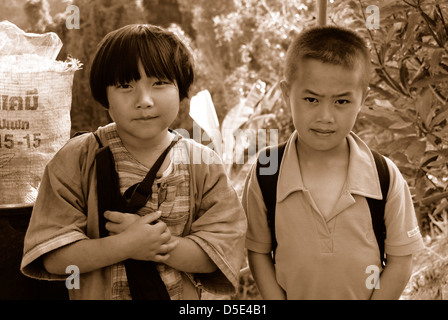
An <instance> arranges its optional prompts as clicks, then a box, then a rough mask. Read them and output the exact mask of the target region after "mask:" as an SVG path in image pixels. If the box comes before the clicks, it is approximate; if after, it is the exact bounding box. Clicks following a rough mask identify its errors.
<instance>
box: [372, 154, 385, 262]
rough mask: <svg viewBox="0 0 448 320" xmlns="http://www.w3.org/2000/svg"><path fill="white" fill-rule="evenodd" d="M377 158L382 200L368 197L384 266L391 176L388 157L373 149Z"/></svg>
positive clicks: (376, 163)
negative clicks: (385, 216) (385, 220)
mask: <svg viewBox="0 0 448 320" xmlns="http://www.w3.org/2000/svg"><path fill="white" fill-rule="evenodd" d="M372 154H373V157H374V159H375V165H376V169H377V171H378V176H379V178H380V185H381V193H382V195H383V198H382V200H377V199H372V198H366V199H367V203H368V204H369V209H370V215H371V218H372V225H373V231H374V233H375V237H376V241H377V242H378V247H379V249H380V257H381V263H382V265H383V267H384V266H385V265H386V258H385V254H384V240H385V239H386V225H385V224H384V210H385V207H386V200H387V194H388V191H389V184H390V176H389V169H388V167H387V162H386V159H385V158H384V157H383V156H382V155H380V154H379V153H377V152H375V151H373V150H372Z"/></svg>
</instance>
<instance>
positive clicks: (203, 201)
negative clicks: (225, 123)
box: [187, 147, 247, 294]
mask: <svg viewBox="0 0 448 320" xmlns="http://www.w3.org/2000/svg"><path fill="white" fill-rule="evenodd" d="M205 148H206V147H205ZM196 151H197V150H196ZM199 151H200V152H201V150H199ZM202 152H203V158H202V161H201V164H193V165H192V168H193V169H192V170H193V171H194V173H193V179H192V180H194V187H193V190H194V192H195V207H196V217H195V219H194V221H193V222H192V224H191V231H190V234H189V235H188V236H187V237H188V238H190V239H191V240H193V241H195V242H196V243H197V244H198V245H199V246H200V247H201V248H202V249H203V250H204V251H205V252H206V253H207V255H208V256H209V257H210V259H211V260H212V261H213V262H214V263H215V264H216V265H217V267H218V269H217V270H216V271H215V272H213V273H208V274H207V273H204V274H195V275H194V277H195V280H196V281H199V282H200V284H201V285H202V286H203V288H204V289H205V290H207V291H209V292H211V293H215V294H234V293H235V292H236V290H237V288H238V283H239V278H238V277H239V271H240V268H241V266H242V263H243V259H244V253H245V249H244V237H245V234H246V228H247V222H246V217H245V214H244V210H243V207H242V205H241V202H240V200H239V198H238V195H237V193H236V191H235V189H234V188H233V186H232V184H231V182H230V180H229V179H228V177H227V174H226V172H225V168H224V166H223V165H222V163H220V161H219V160H217V158H216V157H217V156H216V154H214V153H213V154H212V153H208V152H207V151H206V150H202ZM209 156H211V157H215V160H214V161H213V160H210V158H209ZM204 157H205V158H204ZM210 162H214V163H210Z"/></svg>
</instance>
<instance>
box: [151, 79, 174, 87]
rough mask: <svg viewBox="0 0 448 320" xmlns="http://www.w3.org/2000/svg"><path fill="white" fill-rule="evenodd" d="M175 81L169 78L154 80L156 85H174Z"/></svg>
mask: <svg viewBox="0 0 448 320" xmlns="http://www.w3.org/2000/svg"><path fill="white" fill-rule="evenodd" d="M172 84H173V83H172V82H171V81H169V80H157V81H156V82H154V85H156V86H163V85H172Z"/></svg>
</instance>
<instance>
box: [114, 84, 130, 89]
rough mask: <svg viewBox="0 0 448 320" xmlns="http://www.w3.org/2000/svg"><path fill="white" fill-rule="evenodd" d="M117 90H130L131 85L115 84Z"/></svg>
mask: <svg viewBox="0 0 448 320" xmlns="http://www.w3.org/2000/svg"><path fill="white" fill-rule="evenodd" d="M117 88H119V89H129V88H131V85H130V84H129V83H120V84H117Z"/></svg>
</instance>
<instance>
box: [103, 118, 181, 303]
mask: <svg viewBox="0 0 448 320" xmlns="http://www.w3.org/2000/svg"><path fill="white" fill-rule="evenodd" d="M106 137H107V139H108V142H109V146H110V150H111V152H112V154H113V156H114V159H115V169H116V170H117V172H118V177H119V184H120V191H121V193H122V194H124V192H125V191H126V190H127V189H128V188H129V187H130V186H132V185H134V184H135V183H138V182H140V181H142V180H143V179H144V178H145V176H146V174H147V173H148V171H149V168H146V167H145V166H144V165H142V164H141V163H140V162H138V161H137V160H136V159H135V158H134V157H133V156H132V155H131V154H130V153H129V152H128V151H127V150H126V148H125V147H124V145H123V143H122V141H121V139H120V137H119V136H118V133H117V131H116V126H115V125H111V126H108V127H107V131H106ZM170 156H171V163H170V166H169V167H168V169H166V170H165V172H164V173H163V175H162V177H158V178H156V179H155V181H154V184H153V186H152V196H151V199H150V200H149V201H148V202H147V203H146V205H145V206H144V207H143V208H141V209H140V210H139V211H138V212H137V214H139V215H146V214H148V213H151V212H154V211H156V210H161V211H162V216H161V220H162V221H163V222H165V223H166V224H167V226H168V229H169V230H170V232H171V234H172V235H174V236H181V235H182V232H183V230H184V228H185V225H186V222H187V219H188V216H189V208H190V201H189V199H190V188H189V186H190V184H189V181H190V176H189V171H188V167H187V165H185V164H182V162H183V161H178V160H179V158H180V157H182V156H183V153H182V148H181V147H178V145H177V144H176V145H175V146H174V147H173V149H172V150H171V151H170ZM157 270H158V271H159V273H160V277H161V278H162V281H163V282H164V283H165V286H166V288H167V291H168V294H169V295H170V298H171V300H179V299H181V294H182V276H181V274H180V272H179V271H177V270H175V269H173V268H171V267H169V266H167V265H165V264H158V265H157ZM112 299H116V300H129V299H131V295H130V291H129V285H128V282H127V277H126V270H125V267H124V264H123V263H118V264H115V265H113V266H112Z"/></svg>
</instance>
